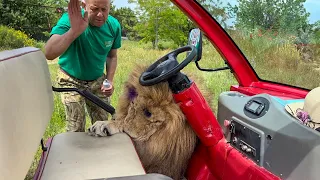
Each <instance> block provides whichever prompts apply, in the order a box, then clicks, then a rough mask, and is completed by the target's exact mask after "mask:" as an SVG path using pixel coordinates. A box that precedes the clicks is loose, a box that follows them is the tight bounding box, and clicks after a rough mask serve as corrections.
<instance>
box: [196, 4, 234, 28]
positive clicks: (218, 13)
mask: <svg viewBox="0 0 320 180" xmlns="http://www.w3.org/2000/svg"><path fill="white" fill-rule="evenodd" d="M198 2H199V3H200V4H201V5H202V6H203V7H204V8H205V9H206V10H207V11H208V12H209V13H210V14H211V15H212V16H213V17H214V18H215V19H216V20H217V21H218V23H219V24H221V25H222V26H223V27H224V28H226V27H227V20H228V19H229V16H228V13H227V7H226V6H223V4H222V1H221V0H198Z"/></svg>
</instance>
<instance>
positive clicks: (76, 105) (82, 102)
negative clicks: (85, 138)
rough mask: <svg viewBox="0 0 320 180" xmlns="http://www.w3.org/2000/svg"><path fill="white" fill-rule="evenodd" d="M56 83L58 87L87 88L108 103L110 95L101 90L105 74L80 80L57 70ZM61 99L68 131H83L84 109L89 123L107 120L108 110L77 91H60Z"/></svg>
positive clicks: (84, 123)
mask: <svg viewBox="0 0 320 180" xmlns="http://www.w3.org/2000/svg"><path fill="white" fill-rule="evenodd" d="M57 78H58V79H57V83H58V85H59V87H60V88H78V89H87V90H89V91H90V92H92V93H93V94H94V95H96V96H97V97H99V98H100V99H101V100H102V101H104V102H106V103H108V104H110V97H107V96H105V95H104V94H103V93H102V92H101V85H102V83H103V80H104V79H105V78H106V76H105V75H103V76H101V77H100V78H98V79H97V80H94V81H81V80H78V79H74V78H72V77H70V76H69V75H67V74H66V73H65V72H63V71H62V70H61V69H59V70H58V75H57ZM61 101H62V103H63V105H64V107H65V113H66V120H67V131H68V132H84V131H85V126H86V111H85V110H87V112H88V114H89V116H90V119H91V124H94V123H95V122H96V121H107V120H108V114H109V113H108V112H107V111H105V110H104V109H102V108H100V107H99V106H97V105H96V104H94V103H92V102H91V101H90V100H88V99H86V98H85V97H83V96H81V95H80V94H78V93H77V92H62V93H61Z"/></svg>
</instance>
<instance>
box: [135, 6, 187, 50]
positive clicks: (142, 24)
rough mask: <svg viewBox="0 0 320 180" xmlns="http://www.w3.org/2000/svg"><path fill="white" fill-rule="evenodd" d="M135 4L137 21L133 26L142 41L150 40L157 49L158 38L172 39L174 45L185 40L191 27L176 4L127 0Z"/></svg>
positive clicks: (183, 42) (180, 43) (181, 43)
mask: <svg viewBox="0 0 320 180" xmlns="http://www.w3.org/2000/svg"><path fill="white" fill-rule="evenodd" d="M129 2H130V3H136V4H137V13H138V18H139V23H138V24H137V25H136V26H135V27H134V30H136V31H137V33H138V35H139V36H140V37H141V38H142V42H152V44H153V48H155V49H158V46H159V41H160V40H168V41H173V42H174V43H175V44H176V45H179V46H180V45H183V44H185V43H186V42H187V34H188V32H189V29H191V27H193V24H192V22H191V21H189V20H188V18H187V16H185V15H184V14H183V13H182V12H181V11H180V10H179V9H178V8H177V7H176V6H174V5H173V4H172V3H171V2H168V1H167V0H159V1H156V0H129Z"/></svg>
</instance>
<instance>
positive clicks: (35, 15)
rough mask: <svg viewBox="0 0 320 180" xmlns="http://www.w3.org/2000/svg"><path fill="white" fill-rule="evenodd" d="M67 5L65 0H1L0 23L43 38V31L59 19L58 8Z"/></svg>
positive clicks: (36, 37)
mask: <svg viewBox="0 0 320 180" xmlns="http://www.w3.org/2000/svg"><path fill="white" fill-rule="evenodd" d="M65 6H67V1H65V0H19V1H15V0H1V3H0V10H1V15H0V18H1V20H0V24H2V25H6V26H9V27H12V28H14V29H16V30H21V31H24V32H25V33H27V34H28V35H30V36H31V37H32V38H35V39H42V38H43V36H44V35H43V32H44V31H48V30H50V29H51V27H52V26H53V24H55V23H56V21H57V20H58V18H59V16H60V14H59V13H57V10H58V8H61V7H65Z"/></svg>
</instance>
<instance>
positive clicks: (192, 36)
mask: <svg viewBox="0 0 320 180" xmlns="http://www.w3.org/2000/svg"><path fill="white" fill-rule="evenodd" d="M188 44H189V45H193V46H195V47H196V49H197V56H196V58H195V61H199V60H200V59H201V57H202V32H201V31H200V29H199V28H196V29H192V30H191V31H190V32H189V39H188ZM187 56H188V54H187Z"/></svg>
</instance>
